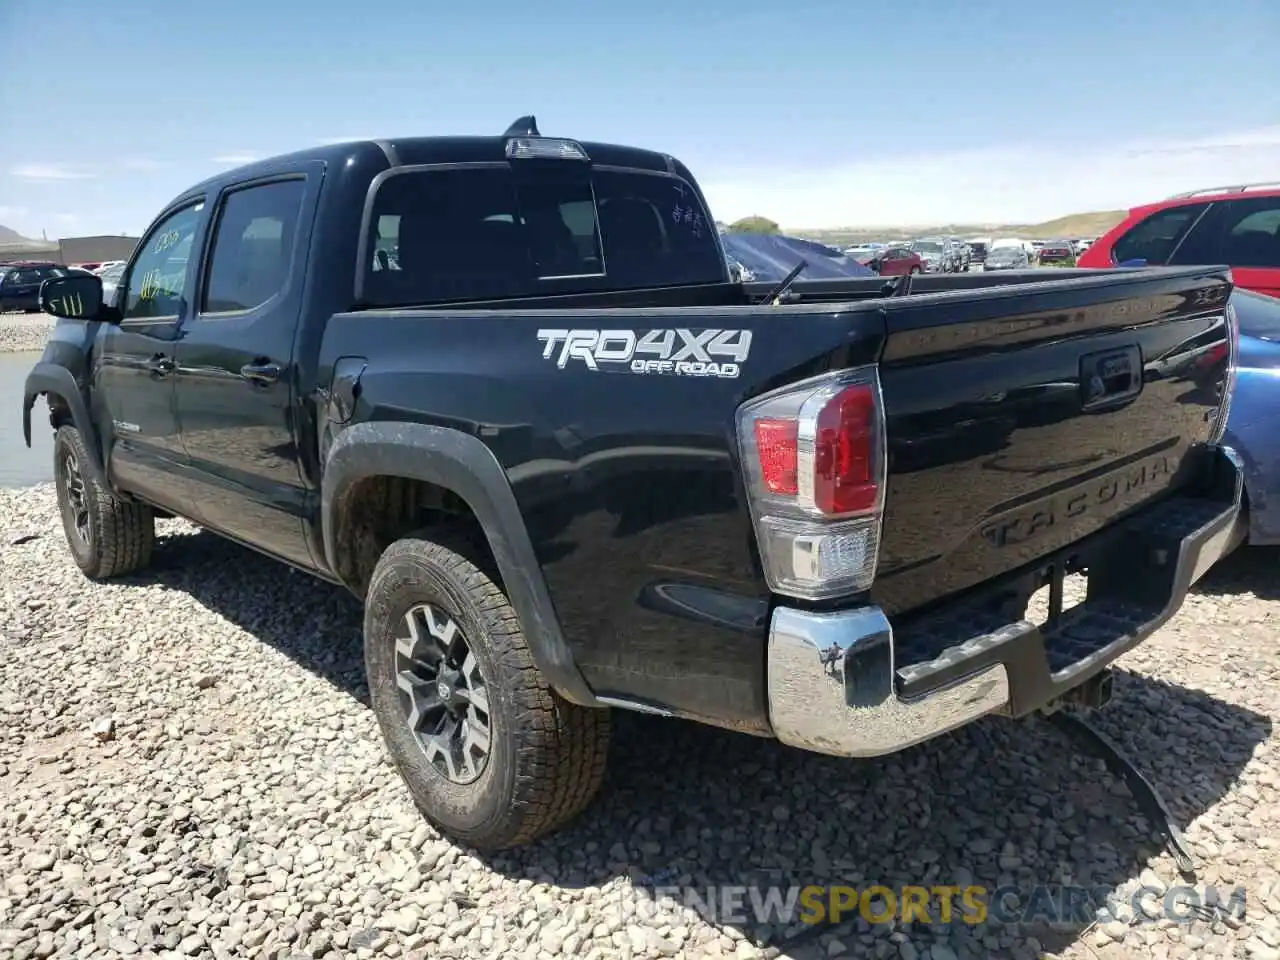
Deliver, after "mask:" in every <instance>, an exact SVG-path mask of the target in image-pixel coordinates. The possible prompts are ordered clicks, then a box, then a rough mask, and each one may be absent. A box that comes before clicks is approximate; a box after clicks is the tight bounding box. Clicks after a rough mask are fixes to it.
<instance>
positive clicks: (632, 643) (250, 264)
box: [23, 118, 1242, 848]
mask: <svg viewBox="0 0 1280 960" xmlns="http://www.w3.org/2000/svg"><path fill="white" fill-rule="evenodd" d="M1231 288H1232V282H1231V275H1230V273H1229V271H1228V270H1227V269H1226V268H1218V267H1205V268H1202V267H1197V268H1175V269H1152V270H1110V271H1105V270H1091V271H1074V270H1063V271H1053V273H1052V276H1046V274H1045V273H1044V272H1043V271H1040V272H1036V271H1022V272H1009V273H1004V274H1001V275H999V276H997V277H987V276H983V275H981V274H974V275H948V276H937V277H932V276H927V277H902V278H894V279H886V278H880V277H871V278H865V279H863V278H855V279H848V280H840V281H816V280H815V281H809V282H805V281H804V279H803V275H802V274H801V276H800V279H798V280H795V282H794V283H793V284H792V285H791V286H789V287H787V288H785V289H783V288H782V287H770V286H769V285H766V284H743V283H733V282H731V280H730V277H729V273H728V269H727V266H726V261H725V257H724V253H723V250H722V247H721V243H720V239H719V235H718V233H717V230H716V227H715V221H714V220H713V218H712V216H711V214H710V212H709V211H708V209H707V205H706V203H705V201H704V198H703V195H702V193H701V191H700V189H699V187H698V185H697V183H696V182H695V180H694V178H693V176H692V175H691V174H690V173H689V171H688V170H687V169H686V168H685V167H684V166H683V165H682V164H681V163H680V162H679V161H678V160H676V159H674V158H672V157H671V156H668V155H665V154H663V153H659V152H653V151H649V150H641V149H633V148H629V147H622V146H612V145H608V144H603V143H582V142H577V141H573V140H567V139H555V138H548V137H543V136H541V135H540V134H539V133H538V131H537V128H536V125H535V124H534V123H533V122H532V121H531V118H524V119H523V120H522V121H518V122H517V123H516V124H515V125H513V126H512V128H511V129H509V130H508V131H507V132H506V133H505V134H504V135H501V136H474V137H420V138H406V139H397V140H387V141H370V142H356V143H348V144H343V145H336V146H325V147H323V148H316V149H311V150H306V151H303V152H300V153H295V154H292V155H288V156H282V157H278V158H275V159H270V160H264V161H261V162H258V163H254V164H252V165H250V166H246V167H243V168H240V169H237V170H233V171H230V172H228V173H225V174H222V175H220V176H218V177H216V178H215V179H212V180H208V181H206V182H204V183H201V184H200V185H198V186H196V187H193V188H192V189H190V190H188V191H186V192H185V193H183V194H182V195H181V196H179V197H177V198H176V199H175V200H174V201H173V202H172V203H171V204H170V205H169V206H168V207H167V208H166V209H165V210H164V211H163V212H161V213H160V215H159V216H158V217H157V218H156V220H155V221H154V223H153V224H152V225H151V226H150V227H149V228H148V229H147V231H146V232H145V234H144V236H143V239H142V241H141V243H140V244H139V245H138V248H137V250H136V252H135V253H134V255H133V257H132V259H131V261H130V262H129V265H128V267H127V269H126V271H125V273H124V276H123V277H122V279H121V282H120V284H119V293H118V295H117V297H115V298H113V300H112V302H110V303H103V302H102V295H101V287H100V282H99V280H98V279H97V278H95V277H90V276H81V275H76V276H68V277H63V278H59V279H55V280H49V281H47V282H46V283H45V284H44V285H43V287H42V290H41V305H42V308H43V309H44V310H46V311H47V312H49V313H52V314H54V315H56V316H58V317H60V318H62V319H61V320H60V321H59V323H58V325H57V326H56V328H55V330H54V333H53V334H52V337H51V339H50V341H49V344H48V347H47V349H46V351H45V353H44V356H43V358H42V359H41V361H40V362H39V363H38V364H37V365H36V366H35V368H34V369H33V370H32V371H31V374H30V376H29V378H28V380H27V383H26V399H25V405H24V410H23V416H24V429H25V430H26V431H27V435H28V440H29V438H30V430H31V411H32V408H33V404H34V402H35V400H36V398H37V397H40V396H43V397H45V398H46V401H47V404H48V408H49V414H50V424H51V426H52V428H53V429H54V430H55V431H56V438H55V471H56V472H55V479H56V488H57V496H58V500H59V504H60V507H61V516H62V521H63V525H64V527H65V532H66V536H67V541H68V544H69V546H70V550H71V553H72V555H73V556H74V558H75V562H76V563H77V564H78V565H79V567H80V568H81V569H82V570H83V571H84V573H85V574H86V575H87V576H89V577H93V578H102V577H110V576H115V575H121V574H125V573H130V572H134V571H138V570H140V569H142V568H144V567H145V566H146V565H147V563H148V560H149V559H150V556H151V552H152V544H153V538H154V530H155V527H154V518H155V517H157V516H161V517H164V516H169V515H179V516H182V517H186V518H189V519H190V520H192V521H193V522H195V523H197V524H200V525H202V526H204V527H206V528H208V529H210V530H212V531H215V532H217V533H219V534H222V535H224V536H226V537H229V538H231V539H233V540H235V541H238V542H240V543H242V544H245V545H246V546H249V547H252V548H254V549H256V550H259V551H261V552H263V553H265V554H268V555H270V556H272V557H276V558H278V559H280V560H281V561H284V562H285V563H288V564H292V565H293V566H295V567H297V568H300V569H302V570H305V571H307V572H309V573H312V574H314V575H316V576H318V577H322V578H325V579H326V580H330V581H332V582H334V583H336V584H341V585H344V586H345V587H347V588H349V589H350V590H351V591H352V592H353V593H355V594H356V595H357V596H358V597H360V598H362V599H363V601H364V604H365V620H364V643H365V657H366V663H367V669H368V683H369V687H370V690H371V697H372V701H373V706H374V709H375V711H376V713H377V716H378V720H379V722H380V724H381V727H382V731H383V733H384V735H385V738H386V741H387V744H388V747H389V751H390V754H391V756H392V757H393V759H394V761H395V763H396V764H397V765H398V767H399V769H400V771H401V773H402V774H403V776H404V778H405V780H406V781H407V783H408V785H409V787H410V789H411V790H412V792H413V795H414V797H415V799H416V800H417V802H418V804H419V805H420V807H421V808H422V810H423V811H424V813H425V814H426V816H427V817H428V818H429V819H431V820H432V821H433V822H435V823H436V824H437V825H438V826H439V827H440V828H441V829H442V830H444V831H445V832H446V833H447V834H449V835H451V836H453V837H455V838H457V839H459V840H461V841H465V842H467V843H470V844H472V845H474V846H475V847H478V848H499V847H503V846H510V845H514V844H518V843H523V842H527V841H530V840H531V839H533V838H535V837H538V836H540V835H542V834H545V833H547V832H549V831H551V830H553V829H555V828H557V827H558V826H560V825H562V824H564V823H565V822H566V821H568V820H569V819H570V818H572V817H573V816H574V815H575V814H576V813H577V812H578V811H580V810H581V809H582V808H583V807H585V806H586V804H587V803H588V802H589V801H590V800H591V798H592V796H593V795H594V793H595V792H596V790H597V787H598V786H599V784H600V782H601V778H602V776H603V774H604V767H605V759H606V754H607V749H608V733H609V718H610V708H614V707H617V708H621V709H627V710H638V711H643V712H647V713H655V714H662V715H669V716H678V717H684V718H690V719H693V720H697V721H701V722H704V723H709V724H716V725H720V726H723V727H727V728H730V729H733V730H738V731H742V732H745V733H750V734H755V735H759V736H766V737H776V738H777V739H779V740H781V741H783V742H784V743H787V744H790V745H793V746H796V747H800V748H804V749H808V750H813V751H818V752H822V753H827V754H832V755H839V756H847V757H871V756H877V755H882V754H886V753H890V752H893V751H897V750H901V749H903V748H905V747H908V746H910V745H912V744H915V743H918V742H920V741H922V740H925V739H927V738H930V737H934V736H937V735H939V734H943V733H945V732H947V731H950V730H952V729H954V728H956V727H958V726H960V725H962V724H965V723H967V722H969V721H972V720H975V719H977V718H979V717H982V716H984V715H987V714H1002V715H1005V716H1010V717H1022V716H1025V715H1027V714H1030V713H1032V712H1035V711H1040V710H1046V709H1047V710H1051V711H1052V710H1054V709H1056V708H1057V707H1058V706H1061V705H1062V704H1064V703H1081V704H1084V705H1086V706H1087V705H1090V704H1094V705H1096V704H1097V703H1099V702H1101V701H1102V700H1103V699H1105V697H1106V689H1107V684H1106V683H1105V678H1106V677H1107V675H1108V673H1107V669H1108V666H1109V664H1110V663H1111V662H1112V661H1114V660H1115V659H1116V658H1117V657H1118V656H1120V655H1121V654H1122V653H1124V652H1125V651H1126V650H1128V649H1130V648H1131V647H1133V646H1134V645H1135V644H1137V643H1139V642H1141V641H1142V640H1144V639H1145V638H1146V637H1148V636H1149V635H1150V634H1151V633H1152V631H1153V630H1155V629H1156V628H1157V627H1159V626H1160V625H1161V624H1162V623H1164V622H1165V621H1166V620H1167V619H1168V618H1169V617H1170V616H1171V615H1172V614H1173V613H1174V612H1175V611H1176V610H1177V609H1178V607H1179V605H1180V604H1181V603H1182V601H1183V599H1184V597H1185V595H1186V593H1187V590H1188V587H1189V586H1190V585H1191V583H1192V582H1193V581H1194V580H1195V579H1196V578H1197V577H1198V576H1199V575H1200V574H1201V573H1203V572H1204V570H1205V569H1206V568H1207V567H1208V566H1209V565H1210V564H1211V563H1212V562H1214V561H1215V560H1216V559H1217V558H1218V557H1219V556H1221V555H1222V554H1224V553H1225V552H1226V551H1228V550H1229V549H1230V548H1231V547H1232V546H1233V545H1234V544H1235V543H1236V542H1237V541H1238V539H1239V537H1240V531H1241V529H1242V528H1241V523H1240V515H1241V511H1242V505H1241V497H1242V494H1241V479H1240V472H1239V465H1238V458H1236V456H1235V455H1234V453H1233V452H1232V451H1231V450H1230V449H1228V448H1225V447H1224V446H1222V444H1221V442H1220V437H1221V435H1222V427H1223V424H1224V422H1225V410H1226V405H1227V403H1228V402H1229V397H1230V386H1231V380H1232V377H1233V375H1234V362H1233V359H1232V358H1233V357H1234V351H1235V348H1234V346H1233V344H1234V321H1233V319H1232V313H1231V309H1230V307H1229V306H1228V295H1229V293H1230V291H1231ZM1224 344H1227V345H1228V346H1229V349H1227V350H1223V349H1222V347H1223V345H1224ZM1220 355H1221V356H1222V359H1218V357H1219V356H1220ZM1204 358H1208V360H1209V361H1211V362H1206V363H1196V362H1194V361H1196V360H1197V359H1204ZM1183 361H1186V362H1183ZM1180 371H1181V372H1180ZM1186 371H1192V372H1191V373H1187V372H1186ZM1074 573H1084V574H1085V575H1086V576H1087V579H1088V594H1087V599H1085V600H1084V601H1083V602H1082V603H1080V604H1079V605H1078V606H1075V607H1073V608H1070V609H1064V604H1063V601H1062V583H1063V578H1064V576H1066V575H1068V574H1074ZM1046 585H1047V586H1048V587H1049V592H1050V600H1051V603H1050V611H1049V615H1048V619H1046V620H1045V621H1044V622H1032V621H1031V620H1028V619H1026V615H1027V607H1028V598H1029V597H1030V596H1031V595H1032V594H1033V593H1034V592H1036V591H1038V590H1039V589H1040V588H1042V587H1045V586H1046Z"/></svg>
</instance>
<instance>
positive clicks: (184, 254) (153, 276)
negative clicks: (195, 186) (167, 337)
mask: <svg viewBox="0 0 1280 960" xmlns="http://www.w3.org/2000/svg"><path fill="white" fill-rule="evenodd" d="M203 209H204V203H203V202H201V203H196V204H193V205H191V206H189V207H184V208H183V209H181V210H179V211H177V212H176V213H174V214H171V215H170V216H169V217H167V218H166V219H165V220H164V221H163V222H162V223H160V225H159V226H157V227H156V228H155V230H153V231H152V232H151V235H150V236H149V237H147V241H146V243H145V244H144V245H143V247H142V251H141V253H139V254H138V258H137V259H136V260H134V262H133V266H132V267H130V269H129V288H128V291H127V296H126V298H125V301H124V304H123V311H122V312H123V314H124V319H125V320H143V319H147V320H150V319H157V318H160V317H176V316H178V315H179V314H181V313H182V307H183V304H184V303H185V302H186V297H187V292H188V291H187V258H188V256H190V254H191V241H192V240H193V239H194V238H195V235H196V227H197V226H198V225H199V223H200V212H201V211H202V210H203Z"/></svg>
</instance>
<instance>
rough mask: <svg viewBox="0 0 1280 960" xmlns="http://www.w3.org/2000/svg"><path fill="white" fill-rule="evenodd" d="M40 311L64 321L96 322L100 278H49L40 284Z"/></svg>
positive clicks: (75, 275) (80, 275)
mask: <svg viewBox="0 0 1280 960" xmlns="http://www.w3.org/2000/svg"><path fill="white" fill-rule="evenodd" d="M40 309H41V310H43V311H44V312H45V313H51V314H53V315H54V316H55V317H62V318H63V319H67V320H99V319H101V314H102V278H101V277H95V276H94V275H93V274H91V273H70V274H67V275H66V276H65V277H51V278H50V279H48V280H46V281H45V282H44V283H42V284H40Z"/></svg>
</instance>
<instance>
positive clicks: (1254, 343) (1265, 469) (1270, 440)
mask: <svg viewBox="0 0 1280 960" xmlns="http://www.w3.org/2000/svg"><path fill="white" fill-rule="evenodd" d="M1231 306H1232V309H1233V310H1234V311H1235V314H1236V322H1237V324H1238V327H1239V344H1238V349H1237V351H1236V354H1237V371H1236V382H1235V387H1234V389H1233V390H1232V393H1231V404H1230V407H1229V408H1228V411H1229V412H1228V415H1227V432H1226V436H1225V437H1224V439H1223V442H1224V443H1228V444H1230V445H1231V446H1232V447H1233V448H1234V449H1235V450H1236V452H1237V453H1238V454H1240V457H1241V458H1242V459H1243V460H1244V486H1245V496H1246V499H1247V501H1248V504H1249V532H1248V539H1247V541H1246V542H1247V543H1249V544H1251V545H1253V546H1275V545H1277V544H1280V470H1277V469H1276V465H1277V464H1278V463H1280V299H1276V298H1275V297H1268V296H1265V295H1263V294H1260V293H1257V292H1255V291H1252V290H1242V289H1240V288H1238V287H1237V288H1236V289H1235V290H1234V291H1233V292H1232V294H1231ZM1221 349H1222V347H1221V345H1219V346H1217V347H1214V348H1211V349H1209V350H1206V351H1204V352H1203V353H1202V354H1201V355H1200V358H1199V359H1198V360H1197V361H1196V362H1195V363H1194V364H1192V365H1191V366H1190V369H1189V370H1188V371H1186V373H1184V374H1182V376H1184V377H1185V379H1187V380H1189V381H1191V382H1193V383H1194V382H1195V381H1196V380H1197V379H1199V378H1202V377H1203V373H1204V370H1205V369H1206V368H1208V367H1209V366H1211V365H1212V364H1213V363H1214V362H1215V361H1216V359H1217V357H1218V354H1220V352H1221Z"/></svg>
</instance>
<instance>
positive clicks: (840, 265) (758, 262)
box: [720, 233, 875, 281]
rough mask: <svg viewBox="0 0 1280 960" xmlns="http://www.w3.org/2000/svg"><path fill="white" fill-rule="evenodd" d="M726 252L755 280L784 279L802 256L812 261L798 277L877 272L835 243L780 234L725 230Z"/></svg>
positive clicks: (723, 238) (834, 276)
mask: <svg viewBox="0 0 1280 960" xmlns="http://www.w3.org/2000/svg"><path fill="white" fill-rule="evenodd" d="M720 240H721V242H722V243H723V244H724V250H725V253H727V254H728V255H729V256H730V257H732V258H733V259H734V260H736V261H738V263H740V264H742V265H743V266H744V267H746V268H747V269H748V270H750V271H751V272H752V273H753V274H754V275H755V277H754V278H755V279H756V280H764V281H769V280H781V279H782V278H783V277H785V276H786V275H787V274H788V273H790V272H791V270H792V268H794V267H795V265H796V264H797V263H799V262H800V261H801V260H807V261H809V266H807V267H806V268H805V270H804V272H803V273H802V274H800V276H799V277H798V278H797V279H799V280H838V279H840V278H841V277H873V276H875V273H874V272H873V271H871V270H870V269H868V268H867V267H864V266H863V265H862V264H860V263H858V262H856V261H855V260H852V259H850V258H849V257H846V256H845V255H844V254H843V253H842V252H841V251H839V250H837V249H836V248H835V247H828V246H826V245H825V244H822V243H814V242H813V241H812V240H801V239H800V238H799V237H787V236H782V235H780V234H762V233H726V234H723V235H722V236H721V237H720Z"/></svg>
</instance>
